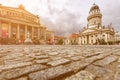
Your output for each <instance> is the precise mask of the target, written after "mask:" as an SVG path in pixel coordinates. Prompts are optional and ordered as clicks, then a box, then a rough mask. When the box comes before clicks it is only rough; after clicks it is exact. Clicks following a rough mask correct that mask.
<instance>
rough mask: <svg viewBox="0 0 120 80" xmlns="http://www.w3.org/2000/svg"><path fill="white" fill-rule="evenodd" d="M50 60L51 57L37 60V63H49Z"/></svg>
mask: <svg viewBox="0 0 120 80" xmlns="http://www.w3.org/2000/svg"><path fill="white" fill-rule="evenodd" d="M49 61H50V59H40V60H35V62H36V63H41V64H44V63H47V62H49Z"/></svg>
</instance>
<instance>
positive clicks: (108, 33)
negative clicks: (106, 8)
mask: <svg viewBox="0 0 120 80" xmlns="http://www.w3.org/2000/svg"><path fill="white" fill-rule="evenodd" d="M87 21H88V24H87V27H84V28H83V29H82V30H81V31H80V33H79V43H78V44H80V45H82V44H83V45H84V44H86V45H87V44H99V43H100V41H101V40H102V41H104V42H106V43H107V42H109V41H113V40H114V34H115V32H114V28H113V27H112V24H110V25H108V26H107V27H105V26H103V25H102V13H101V12H100V8H99V6H98V5H96V4H95V3H94V4H93V5H92V7H91V9H90V11H89V16H88V17H87Z"/></svg>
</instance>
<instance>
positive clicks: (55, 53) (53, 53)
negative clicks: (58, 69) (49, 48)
mask: <svg viewBox="0 0 120 80" xmlns="http://www.w3.org/2000/svg"><path fill="white" fill-rule="evenodd" d="M48 54H49V55H51V56H55V55H57V54H59V53H58V52H50V53H48Z"/></svg>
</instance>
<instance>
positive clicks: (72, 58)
mask: <svg viewBox="0 0 120 80" xmlns="http://www.w3.org/2000/svg"><path fill="white" fill-rule="evenodd" d="M83 58H84V57H81V56H73V57H70V59H71V60H74V61H77V60H81V59H83Z"/></svg>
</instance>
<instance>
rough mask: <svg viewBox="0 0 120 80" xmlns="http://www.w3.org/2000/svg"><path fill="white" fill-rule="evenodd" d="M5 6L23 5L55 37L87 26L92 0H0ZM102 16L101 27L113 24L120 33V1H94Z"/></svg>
mask: <svg viewBox="0 0 120 80" xmlns="http://www.w3.org/2000/svg"><path fill="white" fill-rule="evenodd" d="M0 3H1V4H3V5H6V6H11V7H17V6H18V5H19V4H23V5H24V6H25V8H26V10H28V11H29V12H32V13H34V14H36V15H39V16H40V20H41V24H42V25H44V26H46V27H47V28H48V29H50V30H54V31H55V32H56V34H57V35H68V34H70V33H72V32H79V30H80V29H82V27H84V26H86V25H87V19H86V18H87V16H88V12H89V9H90V7H91V6H92V4H93V3H94V0H34V1H33V0H0ZM96 4H98V5H99V7H100V9H101V13H102V14H103V18H102V20H103V25H106V26H107V25H108V24H109V23H111V22H112V23H113V27H114V28H115V29H116V30H117V31H120V27H119V25H120V17H119V16H120V9H119V8H120V5H119V4H120V0H109V1H108V0H96Z"/></svg>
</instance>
